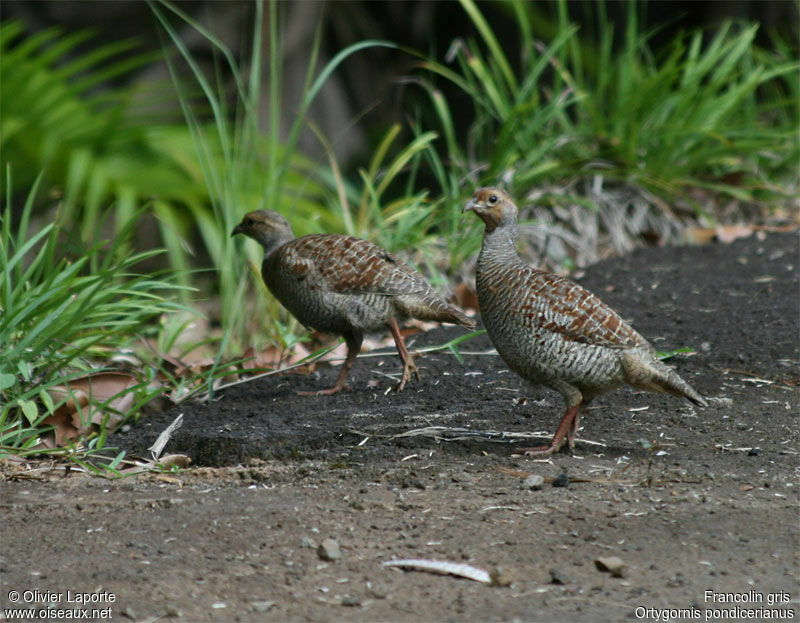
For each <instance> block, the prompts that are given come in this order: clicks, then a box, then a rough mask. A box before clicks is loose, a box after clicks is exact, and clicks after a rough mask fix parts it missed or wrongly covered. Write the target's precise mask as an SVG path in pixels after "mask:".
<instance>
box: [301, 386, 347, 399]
mask: <svg viewBox="0 0 800 623" xmlns="http://www.w3.org/2000/svg"><path fill="white" fill-rule="evenodd" d="M341 391H348V392H349V391H351V388H350V386H349V385H348V384H347V383H342V384H341V385H334V386H333V387H329V388H328V389H318V390H315V391H310V392H306V391H302V392H301V391H299V392H296V393H297V395H298V396H333V395H334V394H338V393H339V392H341Z"/></svg>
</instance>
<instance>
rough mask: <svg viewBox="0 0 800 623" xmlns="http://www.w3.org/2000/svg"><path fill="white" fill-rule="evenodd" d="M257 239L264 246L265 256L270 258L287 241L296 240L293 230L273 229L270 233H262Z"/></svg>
mask: <svg viewBox="0 0 800 623" xmlns="http://www.w3.org/2000/svg"><path fill="white" fill-rule="evenodd" d="M257 240H258V242H259V244H260V245H261V246H262V247H264V257H265V258H268V257H269V256H270V255H272V254H273V253H275V251H277V250H278V249H280V248H281V247H282V246H283V245H285V244H286V243H287V242H289V241H290V240H294V234H293V233H292V232H291V231H271V232H270V233H269V234H263V233H261V234H260V235H259V237H258V238H257Z"/></svg>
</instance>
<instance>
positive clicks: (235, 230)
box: [231, 223, 243, 238]
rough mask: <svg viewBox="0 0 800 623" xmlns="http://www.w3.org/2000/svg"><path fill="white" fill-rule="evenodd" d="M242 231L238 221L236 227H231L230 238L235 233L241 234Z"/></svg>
mask: <svg viewBox="0 0 800 623" xmlns="http://www.w3.org/2000/svg"><path fill="white" fill-rule="evenodd" d="M242 231H243V230H242V224H241V223H239V224H238V225H237V226H236V227H234V228H233V231H232V232H231V238H233V237H234V236H235V235H236V234H241V233H242Z"/></svg>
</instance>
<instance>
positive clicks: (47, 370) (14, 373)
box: [0, 172, 178, 453]
mask: <svg viewBox="0 0 800 623" xmlns="http://www.w3.org/2000/svg"><path fill="white" fill-rule="evenodd" d="M40 180H41V177H40V178H39V179H38V180H37V181H36V182H35V183H34V186H33V188H32V189H31V191H30V193H29V195H28V197H27V200H26V202H25V205H24V207H23V208H22V209H21V210H19V211H18V213H19V215H20V216H19V219H18V220H17V222H13V219H12V214H13V213H14V210H13V209H11V207H10V206H11V205H12V198H11V191H10V189H11V180H10V172H9V173H8V175H7V184H6V206H7V209H6V210H5V211H4V213H3V215H2V218H1V219H0V274H2V278H1V279H0V343H2V344H3V348H2V350H0V453H7V452H11V453H25V452H26V451H30V452H34V451H36V452H38V451H42V450H46V448H47V446H46V445H43V443H42V437H43V436H44V435H46V434H47V433H50V432H52V430H53V428H52V426H51V424H50V423H48V422H51V421H52V420H49V418H51V417H52V416H53V415H54V414H55V413H56V412H57V411H58V410H59V408H61V407H62V406H64V405H66V404H67V403H68V402H70V401H73V402H75V401H76V392H75V391H73V389H72V388H71V383H74V382H76V381H78V380H79V379H85V378H86V377H87V376H89V375H91V374H97V373H98V372H103V371H108V370H111V369H117V368H119V366H118V365H115V364H111V363H110V359H111V358H112V357H113V356H115V355H119V354H120V353H121V352H122V351H124V349H126V348H127V347H129V346H130V345H131V343H132V342H133V341H134V340H135V339H137V338H138V337H140V335H141V332H142V331H143V329H144V328H145V327H146V326H148V324H150V323H152V322H153V321H154V319H156V318H158V317H159V316H160V315H161V314H164V313H168V312H172V311H175V310H177V309H178V306H177V305H176V304H175V303H173V302H171V301H170V300H169V298H168V295H169V294H170V293H174V291H175V285H174V283H173V280H172V279H169V278H168V277H165V276H159V275H147V274H140V273H137V272H136V271H135V268H136V266H137V264H140V263H141V262H143V261H144V260H146V259H148V258H151V257H153V256H154V255H157V254H158V253H160V251H157V250H153V251H143V252H139V253H133V254H128V253H127V252H121V250H122V246H123V244H124V242H125V240H126V235H125V234H126V233H128V232H129V231H130V228H131V225H132V223H128V224H127V226H126V227H125V228H124V229H123V231H122V234H121V235H120V236H118V237H116V238H115V240H114V241H112V242H110V243H107V244H101V243H98V244H95V245H92V246H91V247H89V248H87V249H84V250H83V252H81V253H80V254H79V255H78V256H77V257H75V258H69V257H65V256H64V254H63V247H62V244H63V234H64V231H63V223H62V221H61V220H60V218H59V217H57V218H56V221H55V222H52V223H49V224H47V225H45V226H44V227H42V228H41V229H40V230H39V231H38V232H36V233H35V234H32V235H29V232H28V227H29V223H30V216H31V210H32V206H33V203H34V198H35V195H36V191H37V188H38V185H39V182H40ZM152 378H153V374H152V372H151V371H149V370H144V371H140V372H139V374H138V377H137V378H135V380H134V382H131V383H128V384H127V386H126V387H125V388H124V389H123V390H122V391H121V392H120V394H129V395H130V400H128V401H127V403H126V404H127V405H128V407H127V408H126V412H124V413H117V414H115V415H116V416H118V417H116V418H115V421H120V420H123V419H125V418H126V417H128V416H129V415H131V414H133V413H135V412H136V411H137V410H138V409H139V408H140V407H141V405H142V404H144V403H145V402H147V400H149V399H150V398H151V397H152V396H153V395H154V394H156V393H159V392H160V391H161V388H160V387H155V388H153V387H151V386H150V385H149V382H150V381H151V380H152ZM120 397H121V395H119V396H111V397H109V398H110V399H117V398H120ZM105 403H106V405H105V406H106V407H107V408H109V409H112V407H110V406H109V405H110V403H111V400H106V401H105ZM115 404H119V403H115ZM77 413H81V410H80V409H78V410H77ZM89 424H90V423H89V422H80V423H77V424H76V428H82V427H86V428H87V430H88V429H91V428H92V427H91V426H90V425H89ZM104 429H105V427H104V425H101V426H100V427H99V429H97V430H99V432H100V433H101V435H102V434H104V433H105V430H104ZM93 443H94V445H95V446H96V445H97V442H96V441H95V442H93ZM100 445H101V446H102V444H100Z"/></svg>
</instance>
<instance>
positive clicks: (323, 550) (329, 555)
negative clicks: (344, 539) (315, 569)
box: [317, 539, 342, 560]
mask: <svg viewBox="0 0 800 623" xmlns="http://www.w3.org/2000/svg"><path fill="white" fill-rule="evenodd" d="M317 556H319V557H320V558H322V560H339V559H340V558H341V557H342V550H341V549H339V543H338V541H336V540H335V539H325V540H324V541H322V543H320V544H319V547H317Z"/></svg>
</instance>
